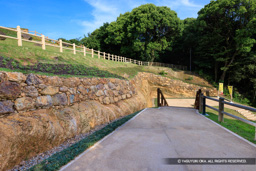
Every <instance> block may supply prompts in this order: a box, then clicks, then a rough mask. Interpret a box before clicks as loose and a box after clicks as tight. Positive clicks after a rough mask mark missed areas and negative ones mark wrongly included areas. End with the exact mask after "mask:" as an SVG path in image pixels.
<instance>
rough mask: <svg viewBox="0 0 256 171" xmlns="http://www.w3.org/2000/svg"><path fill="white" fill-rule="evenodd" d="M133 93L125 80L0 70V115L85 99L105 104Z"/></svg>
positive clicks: (67, 103) (59, 105)
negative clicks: (63, 76) (42, 74)
mask: <svg viewBox="0 0 256 171" xmlns="http://www.w3.org/2000/svg"><path fill="white" fill-rule="evenodd" d="M134 94H136V89H135V85H134V84H132V83H131V82H130V81H127V80H120V79H114V78H77V77H72V78H71V77H70V78H61V77H57V76H41V75H34V74H29V75H24V74H22V73H18V72H0V115H5V114H9V113H13V112H14V113H18V112H23V111H31V110H37V109H44V108H47V109H48V108H59V107H61V106H70V105H73V104H74V103H77V102H81V101H87V100H95V101H99V102H100V103H101V104H105V105H108V104H113V103H117V102H118V101H121V100H125V99H128V98H131V97H132V96H133V95H134Z"/></svg>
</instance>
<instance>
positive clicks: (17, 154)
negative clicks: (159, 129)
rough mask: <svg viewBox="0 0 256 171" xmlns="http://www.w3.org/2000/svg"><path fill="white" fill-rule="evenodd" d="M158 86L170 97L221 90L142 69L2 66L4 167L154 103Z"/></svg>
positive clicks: (0, 152)
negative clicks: (116, 74) (114, 73)
mask: <svg viewBox="0 0 256 171" xmlns="http://www.w3.org/2000/svg"><path fill="white" fill-rule="evenodd" d="M157 88H161V89H162V91H163V92H164V94H165V96H166V97H175V96H176V95H183V97H193V96H195V91H196V90H198V89H199V88H201V89H203V91H208V92H210V95H211V96H214V95H216V93H217V91H216V89H214V88H203V87H200V86H197V85H191V84H187V83H184V82H182V81H179V80H172V79H170V78H166V77H161V76H158V75H154V74H151V73H138V75H137V76H136V77H135V78H133V79H132V80H130V81H127V80H120V79H115V78H76V77H72V78H60V77H57V76H52V77H50V76H41V75H34V74H29V75H24V74H22V73H17V72H0V137H1V138H0V170H8V169H11V168H12V167H13V166H15V165H16V164H19V163H20V162H22V161H23V160H26V159H29V158H32V157H33V156H35V155H37V154H39V153H42V152H44V151H47V150H49V149H51V148H53V147H56V146H58V145H60V144H61V143H63V142H64V141H67V140H69V139H70V138H72V137H74V136H76V135H80V134H84V133H87V132H88V131H90V130H91V129H93V128H95V127H96V126H98V125H102V124H106V123H109V122H111V121H113V120H115V119H117V118H120V117H122V116H126V115H128V114H131V113H134V112H136V111H139V110H141V109H144V108H145V107H152V106H153V104H152V98H156V89H157Z"/></svg>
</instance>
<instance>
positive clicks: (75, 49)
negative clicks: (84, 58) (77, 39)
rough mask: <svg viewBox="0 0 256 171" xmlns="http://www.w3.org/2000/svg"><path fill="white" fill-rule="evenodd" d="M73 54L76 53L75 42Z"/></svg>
mask: <svg viewBox="0 0 256 171" xmlns="http://www.w3.org/2000/svg"><path fill="white" fill-rule="evenodd" d="M73 54H76V44H75V43H73Z"/></svg>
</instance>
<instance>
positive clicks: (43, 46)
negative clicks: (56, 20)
mask: <svg viewBox="0 0 256 171" xmlns="http://www.w3.org/2000/svg"><path fill="white" fill-rule="evenodd" d="M42 49H43V50H45V37H44V35H42Z"/></svg>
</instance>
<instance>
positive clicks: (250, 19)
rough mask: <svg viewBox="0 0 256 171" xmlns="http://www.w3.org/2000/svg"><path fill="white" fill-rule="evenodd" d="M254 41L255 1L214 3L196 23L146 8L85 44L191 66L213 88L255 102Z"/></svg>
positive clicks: (150, 6)
mask: <svg viewBox="0 0 256 171" xmlns="http://www.w3.org/2000/svg"><path fill="white" fill-rule="evenodd" d="M255 39H256V1H255V0H212V1H211V2H210V3H209V4H208V5H205V7H204V8H202V9H201V10H200V11H199V12H198V17H197V18H196V19H195V18H186V19H184V20H180V19H179V18H178V17H177V14H176V13H175V12H174V11H172V10H171V9H169V8H167V7H158V6H155V5H153V4H146V5H142V6H140V7H137V8H135V9H133V10H132V11H131V12H127V13H125V14H121V15H120V16H119V17H118V18H117V20H116V21H114V22H111V23H105V24H104V25H103V26H101V27H100V28H99V29H96V30H95V31H94V32H92V33H91V34H88V36H87V37H86V36H85V37H84V38H83V39H81V40H80V42H81V43H82V44H84V45H85V46H87V47H89V48H93V49H97V50H101V51H105V52H108V53H113V54H117V55H121V56H126V57H130V58H134V59H139V60H147V61H159V62H166V63H173V64H180V65H187V66H188V68H190V63H191V65H192V70H194V71H196V72H197V73H199V74H200V75H201V76H203V77H205V78H206V79H208V80H210V81H211V82H213V83H218V82H224V83H225V85H234V86H235V87H236V88H237V89H238V91H239V92H240V93H242V94H243V95H244V96H246V97H248V98H250V100H251V101H254V102H255V101H256V100H255V97H256V65H255V64H256V51H255V50H256V46H255V43H256V40H255ZM190 59H191V62H190ZM216 85H217V84H216Z"/></svg>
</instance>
